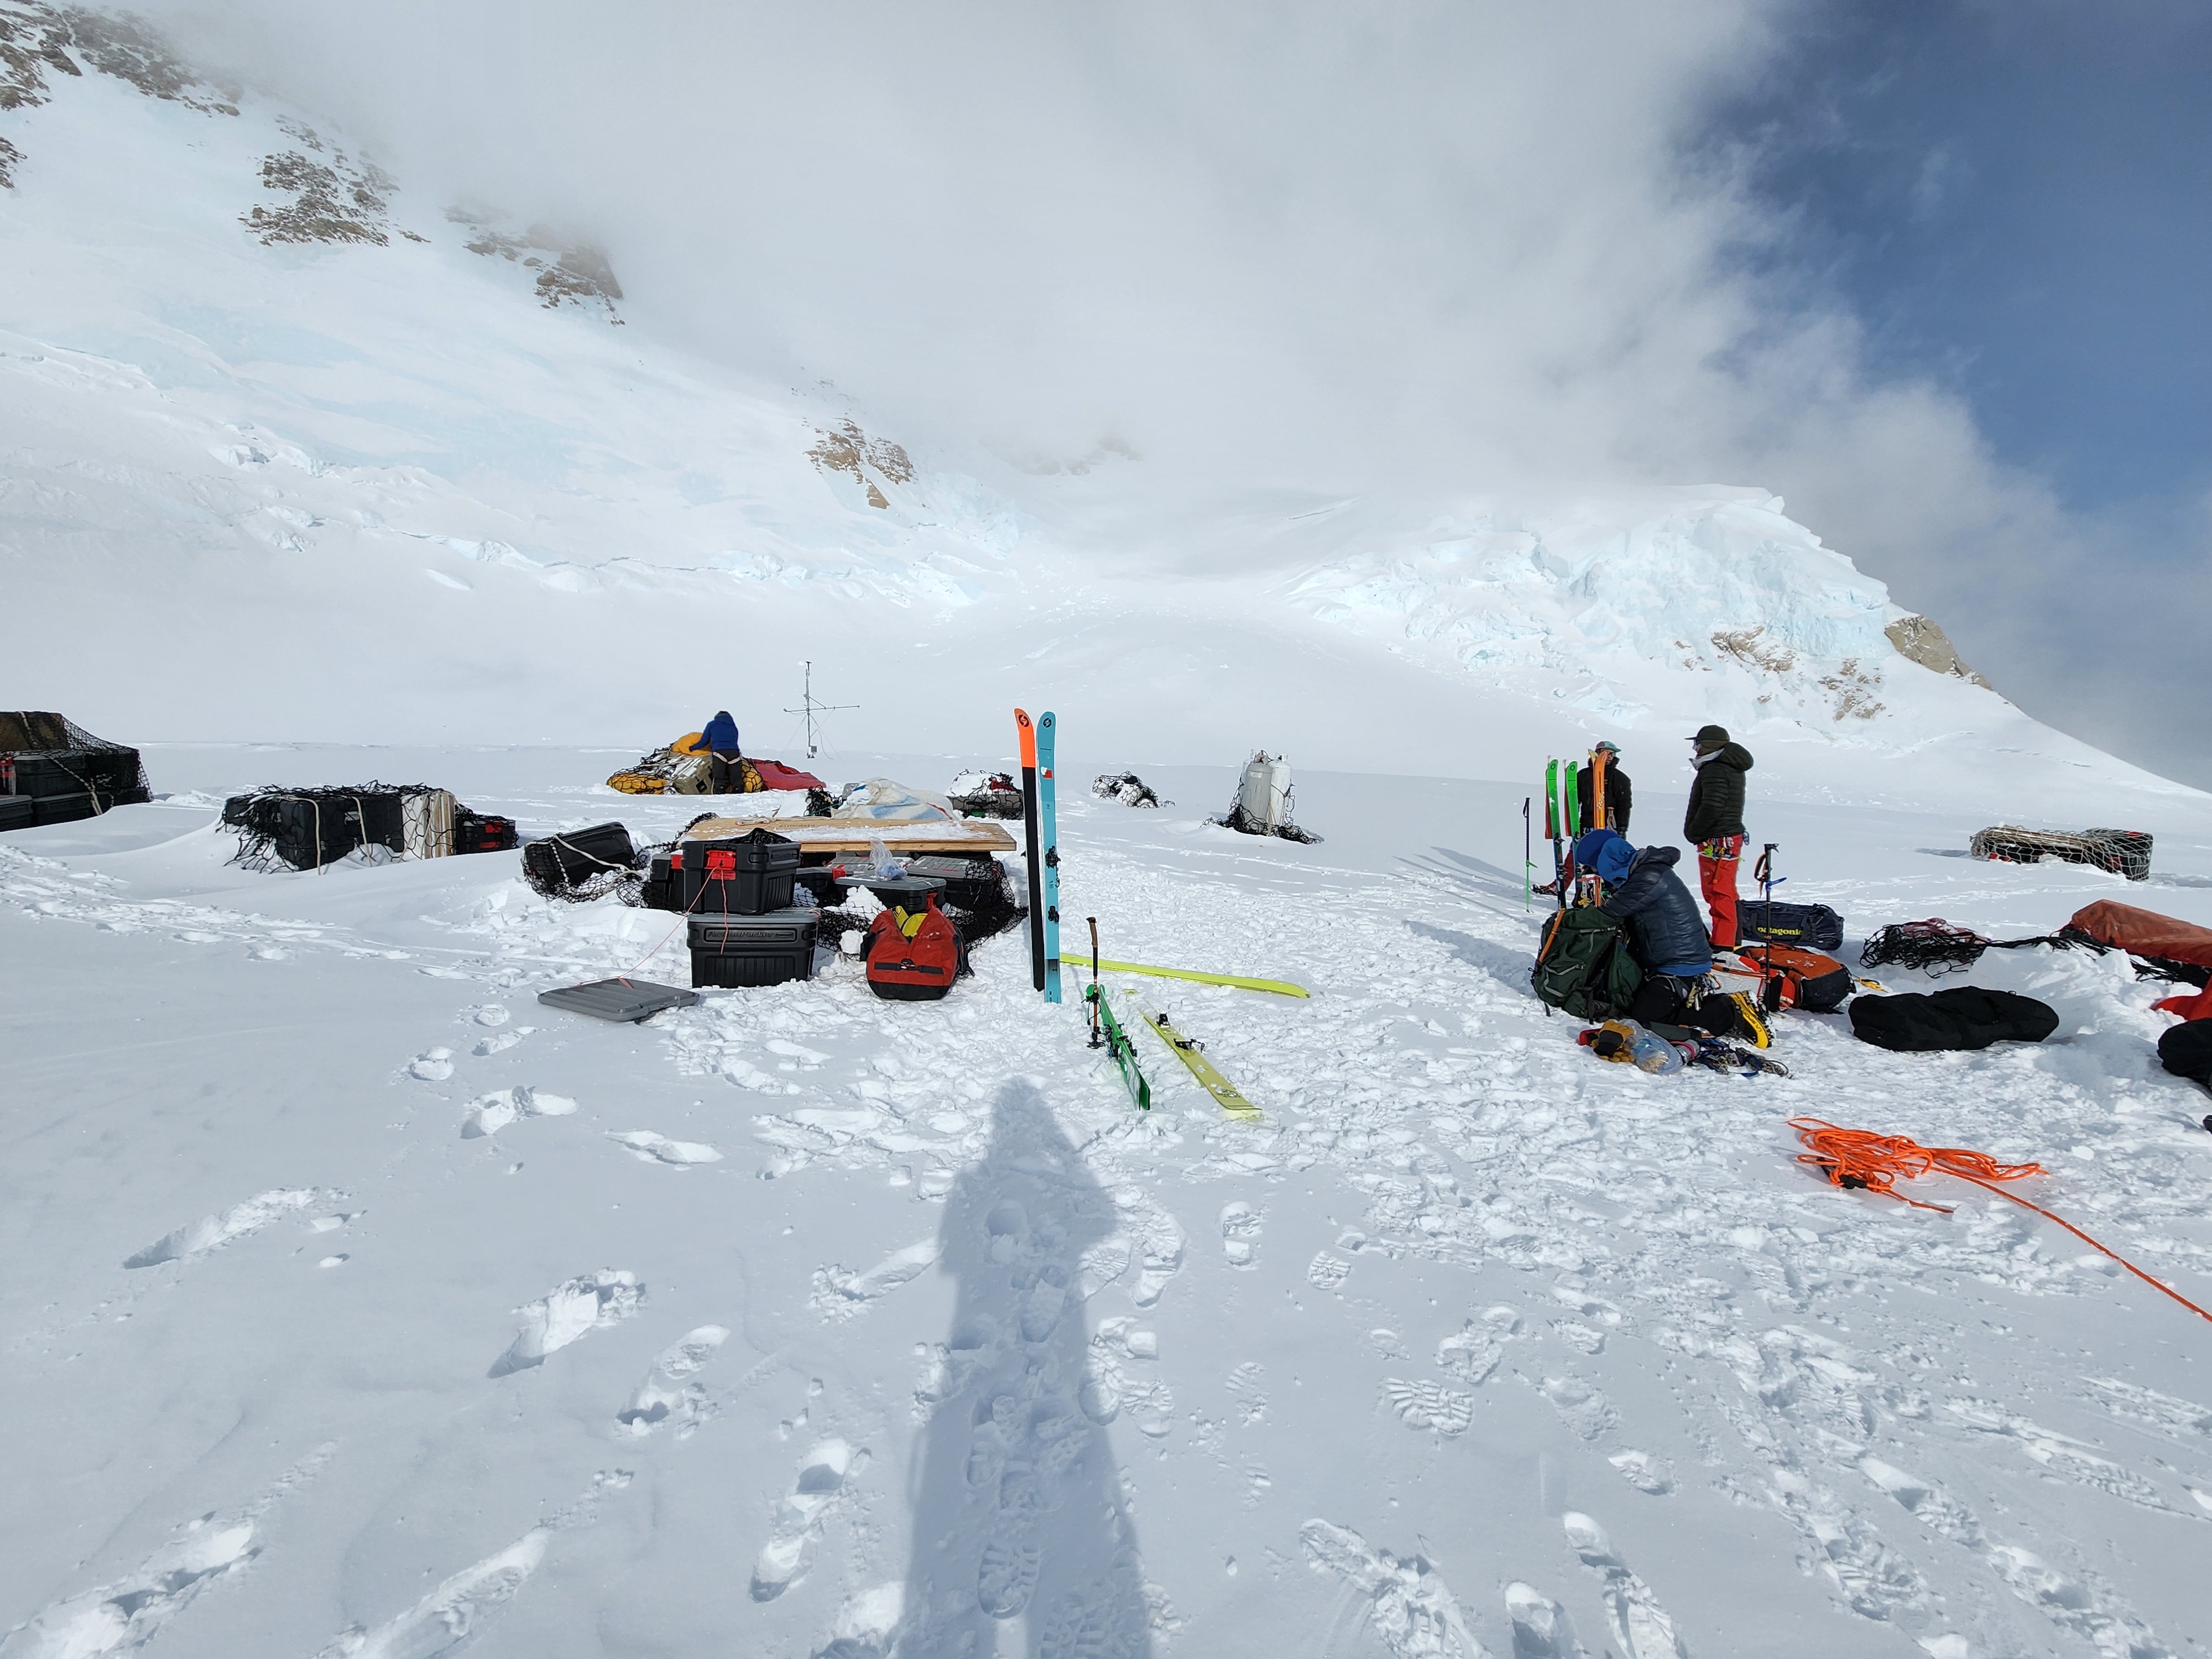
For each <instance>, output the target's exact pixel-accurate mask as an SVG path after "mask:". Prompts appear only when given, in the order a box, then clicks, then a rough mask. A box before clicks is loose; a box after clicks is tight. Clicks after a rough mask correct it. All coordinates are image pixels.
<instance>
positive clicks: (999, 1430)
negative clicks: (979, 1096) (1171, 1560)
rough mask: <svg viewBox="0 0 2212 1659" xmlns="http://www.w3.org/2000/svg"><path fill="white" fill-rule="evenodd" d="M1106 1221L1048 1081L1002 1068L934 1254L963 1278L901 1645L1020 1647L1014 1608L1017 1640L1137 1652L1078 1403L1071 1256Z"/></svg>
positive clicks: (1111, 1488)
mask: <svg viewBox="0 0 2212 1659" xmlns="http://www.w3.org/2000/svg"><path fill="white" fill-rule="evenodd" d="M1115 1225H1116V1212H1115V1206H1114V1203H1113V1200H1111V1199H1109V1197H1108V1196H1107V1194H1105V1192H1104V1191H1103V1190H1102V1189H1101V1188H1100V1187H1099V1185H1098V1183H1097V1182H1096V1181H1095V1180H1093V1179H1092V1177H1091V1172H1090V1171H1089V1170H1088V1169H1086V1168H1085V1165H1084V1164H1083V1161H1082V1159H1081V1158H1080V1157H1079V1154H1078V1153H1077V1152H1076V1150H1075V1148H1074V1147H1073V1146H1070V1145H1069V1144H1068V1140H1067V1137H1066V1135H1065V1134H1063V1133H1061V1132H1060V1126H1059V1124H1058V1123H1057V1122H1056V1121H1054V1118H1053V1115H1052V1113H1051V1110H1050V1109H1048V1107H1047V1106H1046V1104H1045V1103H1044V1101H1043V1099H1042V1097H1040V1096H1039V1095H1038V1094H1037V1092H1036V1090H1035V1089H1033V1088H1031V1087H1030V1085H1027V1084H1025V1083H1022V1082H1018V1081H1015V1082H1009V1083H1008V1084H1007V1085H1006V1087H1005V1088H1004V1089H1002V1090H1001V1091H1000V1094H999V1097H998V1100H997V1102H996V1103H995V1104H994V1109H993V1121H992V1133H991V1144H990V1146H989V1148H988V1149H987V1151H986V1152H985V1153H984V1155H983V1158H982V1159H981V1161H980V1162H979V1163H977V1164H975V1165H973V1166H972V1167H971V1168H969V1169H968V1170H965V1171H964V1172H963V1174H962V1175H961V1176H960V1178H959V1180H958V1182H957V1183H955V1185H954V1187H953V1189H952V1192H951V1196H950V1198H949V1199H948V1200H947V1204H946V1208H945V1225H944V1230H943V1232H942V1235H941V1243H942V1244H943V1253H942V1255H940V1256H939V1268H940V1270H941V1271H944V1272H946V1273H952V1274H955V1275H956V1276H957V1278H958V1279H959V1292H958V1296H957V1300H956V1305H955V1313H954V1317H953V1325H952V1334H951V1338H950V1339H949V1340H948V1342H947V1344H946V1352H945V1357H944V1361H943V1365H942V1368H941V1370H940V1372H939V1377H938V1380H937V1383H936V1386H935V1389H934V1393H935V1395H936V1409H935V1413H934V1414H933V1417H932V1418H931V1419H930V1423H929V1427H928V1430H927V1433H926V1434H925V1437H924V1438H923V1442H922V1446H921V1455H920V1457H919V1460H918V1462H917V1463H916V1465H915V1471H914V1493H913V1496H914V1549H913V1556H912V1559H911V1560H910V1562H909V1563H908V1569H907V1579H906V1607H905V1613H904V1616H903V1618H902V1621H901V1624H900V1627H899V1630H898V1632H897V1633H896V1637H895V1638H894V1640H893V1641H892V1644H891V1648H890V1651H891V1653H892V1654H894V1655H896V1656H897V1659H956V1656H959V1659H965V1656H971V1655H972V1656H974V1659H986V1656H990V1655H994V1654H1000V1653H1005V1652H1008V1651H1012V1649H1010V1648H1007V1647H1002V1646H1001V1645H1000V1633H1001V1632H1002V1631H1004V1632H1006V1634H1008V1635H1011V1634H1012V1632H1011V1631H1009V1630H1006V1626H1007V1624H1008V1623H1009V1622H1010V1621H1012V1620H1017V1619H1019V1620H1024V1621H1025V1625H1024V1632H1023V1634H1024V1638H1025V1639H1024V1642H1023V1643H1022V1644H1021V1646H1020V1648H1019V1649H1018V1651H1020V1652H1023V1653H1026V1654H1033V1655H1036V1654H1042V1655H1048V1656H1059V1655H1063V1654H1066V1655H1082V1656H1085V1659H1149V1656H1150V1655H1151V1653H1152V1638H1151V1632H1150V1628H1149V1623H1148V1620H1147V1616H1146V1601H1145V1594H1144V1574H1143V1570H1142V1566H1141V1564H1140V1562H1139V1557H1138V1553H1137V1539H1136V1533H1135V1530H1134V1528H1133V1527H1132V1526H1131V1524H1130V1522H1129V1517H1128V1516H1127V1513H1126V1512H1125V1511H1124V1509H1123V1506H1122V1495H1121V1475H1120V1473H1119V1471H1118V1470H1117V1469H1116V1468H1115V1463H1114V1456H1113V1452H1112V1449H1111V1448H1110V1447H1109V1444H1108V1443H1107V1438H1106V1437H1105V1435H1104V1434H1103V1433H1102V1432H1100V1431H1099V1429H1098V1427H1097V1425H1095V1424H1094V1423H1093V1421H1092V1419H1091V1417H1089V1416H1086V1415H1085V1412H1084V1409H1083V1404H1084V1401H1085V1395H1084V1394H1083V1385H1084V1381H1085V1360H1086V1358H1087V1355H1088V1351H1089V1347H1090V1331H1089V1328H1088V1327H1087V1325H1086V1322H1085V1317H1084V1307H1083V1304H1084V1296H1083V1285H1082V1282H1081V1273H1082V1269H1081V1265H1080V1262H1081V1258H1082V1255H1083V1253H1084V1251H1085V1250H1086V1249H1089V1248H1090V1247H1091V1246H1092V1245H1094V1244H1096V1243H1098V1242H1099V1241H1100V1240H1102V1239H1103V1238H1105V1237H1108V1236H1109V1234H1111V1233H1112V1232H1113V1231H1115ZM1090 1403H1091V1405H1092V1407H1093V1409H1094V1410H1095V1411H1097V1413H1098V1415H1100V1416H1102V1417H1110V1415H1111V1409H1110V1402H1109V1403H1108V1404H1107V1406H1106V1407H1105V1408H1104V1409H1101V1405H1100V1402H1099V1401H1096V1400H1092V1401H1091V1402H1090Z"/></svg>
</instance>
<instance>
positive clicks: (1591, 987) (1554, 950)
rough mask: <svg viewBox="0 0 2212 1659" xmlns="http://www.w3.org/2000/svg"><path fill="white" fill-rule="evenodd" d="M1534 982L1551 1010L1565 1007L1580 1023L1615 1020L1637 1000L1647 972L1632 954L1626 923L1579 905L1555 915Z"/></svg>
mask: <svg viewBox="0 0 2212 1659" xmlns="http://www.w3.org/2000/svg"><path fill="white" fill-rule="evenodd" d="M1528 980H1529V983H1530V984H1531V985H1533V986H1534V987H1535V990H1536V1000H1538V1001H1540V1002H1541V1003H1542V1004H1543V1005H1544V1006H1546V1007H1547V1008H1564V1009H1565V1010H1566V1011H1567V1012H1569V1013H1571V1014H1572V1015H1574V1016H1575V1018H1577V1019H1610V1018H1613V1016H1615V1015H1618V1014H1625V1013H1626V1012H1628V1008H1629V1005H1630V1004H1631V1003H1632V1002H1634V1001H1635V1000H1636V994H1637V992H1638V990H1640V989H1642V988H1643V985H1644V970H1643V969H1641V968H1638V966H1637V965H1636V958H1635V957H1632V956H1631V955H1630V954H1629V953H1628V933H1627V930H1626V927H1625V925H1624V924H1623V923H1622V922H1621V921H1620V918H1619V917H1617V916H1609V915H1606V913H1605V912H1604V911H1602V910H1601V909H1599V908H1597V906H1595V904H1578V905H1574V906H1571V908H1567V909H1564V910H1556V911H1554V912H1553V915H1552V919H1551V920H1550V921H1547V922H1546V923H1545V924H1544V944H1543V948H1542V949H1541V950H1539V951H1537V952H1536V966H1535V968H1534V970H1533V971H1532V972H1531V973H1530V975H1528Z"/></svg>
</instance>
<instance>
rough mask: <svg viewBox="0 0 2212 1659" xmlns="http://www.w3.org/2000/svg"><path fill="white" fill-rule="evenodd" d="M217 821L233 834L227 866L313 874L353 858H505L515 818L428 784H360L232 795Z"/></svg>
mask: <svg viewBox="0 0 2212 1659" xmlns="http://www.w3.org/2000/svg"><path fill="white" fill-rule="evenodd" d="M222 821H223V823H224V825H225V826H226V827H228V828H229V829H235V830H236V831H237V832H238V851H237V852H235V853H234V854H231V859H230V861H231V862H232V863H233V864H236V865H242V866H245V867H246V869H248V870H259V871H264V872H266V871H271V870H276V869H278V868H280V867H284V868H290V869H294V870H319V869H320V868H321V867H322V866H325V865H326V864H335V863H337V861H338V860H340V859H343V858H346V857H349V856H350V855H351V854H356V853H358V854H362V856H363V857H364V858H366V859H367V860H369V861H371V862H373V863H379V864H383V863H389V862H391V861H392V860H395V859H441V858H447V857H450V856H452V855H453V854H459V853H503V852H507V851H510V850H512V849H513V847H514V845H515V829H514V820H513V819H512V818H503V817H495V816H493V815H491V814H489V813H483V812H476V811H471V810H470V809H469V808H467V807H465V806H464V805H461V804H460V803H459V801H457V800H455V799H453V792H452V791H450V790H447V789H434V788H432V787H430V786H429V785H428V784H427V783H409V784H390V783H363V784H356V785H355V786H353V787H342V786H326V787H323V788H319V789H287V788H284V787H281V786H278V785H271V786H270V787H267V788H264V789H256V790H254V791H252V793H250V794H244V795H233V796H232V797H231V798H230V799H228V800H227V801H225V802H224V803H223V804H222Z"/></svg>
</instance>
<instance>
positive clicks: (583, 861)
mask: <svg viewBox="0 0 2212 1659" xmlns="http://www.w3.org/2000/svg"><path fill="white" fill-rule="evenodd" d="M636 861H637V849H636V848H634V847H632V846H631V845H630V840H629V830H627V829H623V826H622V825H620V824H619V823H595V824H593V825H592V827H591V828H590V829H564V830H562V832H561V833H560V834H559V835H557V836H546V837H545V838H544V840H542V841H533V842H525V843H524V844H523V848H522V865H523V868H525V869H526V870H527V871H529V872H530V873H531V874H532V876H535V877H536V878H538V880H539V881H542V882H544V883H546V884H549V885H551V886H555V887H574V886H576V885H577V884H580V883H581V882H584V881H586V880H588V879H590V878H592V877H593V876H596V875H599V874H602V873H603V872H606V871H609V870H628V869H629V868H631V867H632V866H634V865H635V863H636Z"/></svg>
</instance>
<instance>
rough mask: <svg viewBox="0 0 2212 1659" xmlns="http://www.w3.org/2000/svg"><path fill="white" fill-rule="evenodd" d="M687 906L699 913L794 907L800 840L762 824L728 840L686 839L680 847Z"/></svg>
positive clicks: (682, 893) (740, 913)
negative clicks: (763, 826)
mask: <svg viewBox="0 0 2212 1659" xmlns="http://www.w3.org/2000/svg"><path fill="white" fill-rule="evenodd" d="M676 851H677V854H678V855H679V856H680V859H681V863H680V864H679V865H678V866H677V867H678V868H679V869H680V870H681V871H682V872H683V875H682V881H681V890H680V892H679V894H678V898H679V900H680V907H679V908H683V909H684V910H686V911H689V912H690V914H692V915H732V916H764V915H769V914H770V913H771V912H773V911H777V910H787V909H789V908H791V899H792V887H793V882H794V880H795V878H796V877H797V875H798V872H799V843H798V842H795V841H793V840H792V839H791V838H790V837H789V836H779V835H777V834H775V832H774V831H772V830H768V829H756V830H754V831H752V833H751V834H750V835H744V836H736V837H734V838H732V839H731V840H728V841H686V842H684V843H683V844H682V845H681V846H679V847H678V848H677V849H676Z"/></svg>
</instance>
